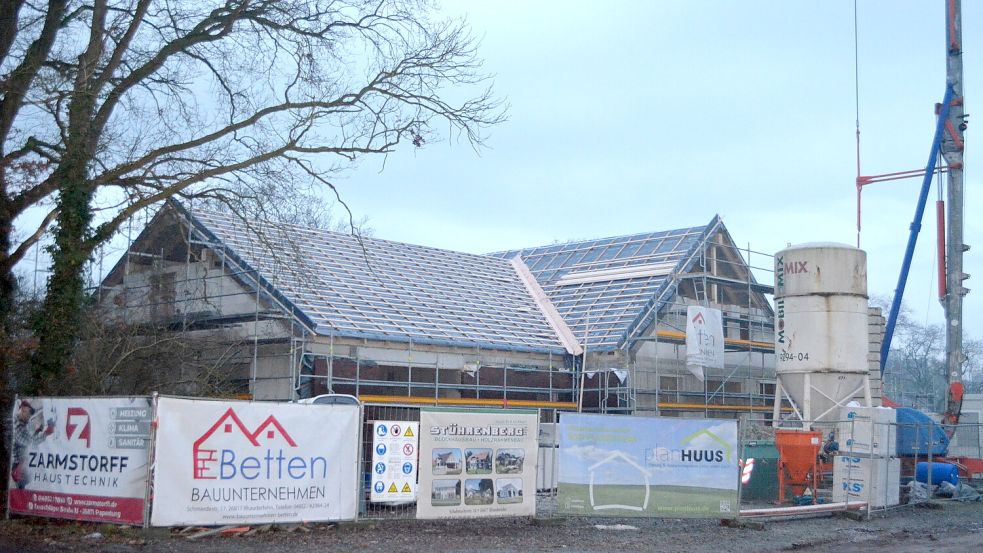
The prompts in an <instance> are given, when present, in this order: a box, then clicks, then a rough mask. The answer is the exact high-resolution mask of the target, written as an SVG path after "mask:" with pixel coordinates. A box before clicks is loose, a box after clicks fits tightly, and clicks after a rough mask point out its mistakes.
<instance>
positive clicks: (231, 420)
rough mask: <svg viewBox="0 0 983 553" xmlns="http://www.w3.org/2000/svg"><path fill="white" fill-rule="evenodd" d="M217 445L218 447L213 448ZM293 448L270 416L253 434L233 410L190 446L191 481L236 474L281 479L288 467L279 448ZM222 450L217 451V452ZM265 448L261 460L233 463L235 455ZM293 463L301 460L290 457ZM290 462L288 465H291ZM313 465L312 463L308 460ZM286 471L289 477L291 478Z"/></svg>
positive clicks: (247, 476)
mask: <svg viewBox="0 0 983 553" xmlns="http://www.w3.org/2000/svg"><path fill="white" fill-rule="evenodd" d="M217 444H221V445H217ZM277 446H278V447H279V448H280V449H279V451H278V452H277V453H278V454H277V455H276V456H274V455H273V453H274V452H273V449H272V448H273V447H277ZM284 446H285V447H290V448H295V447H297V442H295V441H294V439H293V438H291V437H290V434H289V433H287V431H286V429H285V428H283V426H282V425H281V424H280V422H279V421H278V420H277V419H276V417H274V416H273V415H270V416H269V417H267V418H266V419H265V420H264V421H263V422H262V423H260V425H259V426H257V427H256V429H255V430H253V431H250V430H249V429H248V428H247V427H246V425H245V424H243V422H242V419H240V418H239V416H238V415H236V412H235V410H234V409H232V408H229V410H228V411H226V412H225V413H224V414H223V415H222V416H221V417H219V418H218V420H217V421H215V424H213V425H212V426H211V427H210V428H209V429H208V430H207V431H206V432H205V433H204V434H202V435H201V437H200V438H198V439H197V440H195V442H194V444H193V446H192V456H193V460H192V461H193V463H194V472H193V478H194V479H195V480H215V479H222V480H227V479H229V478H232V477H234V476H235V475H237V474H241V475H242V476H243V477H244V478H246V479H248V480H252V479H254V478H256V477H257V476H258V475H259V474H261V473H263V470H262V469H263V468H264V464H263V463H262V462H263V461H265V469H266V470H265V473H266V476H267V479H272V477H273V476H274V474H273V473H276V475H279V476H280V477H282V475H283V473H284V472H285V469H286V468H287V467H288V464H286V463H284V460H285V457H284V456H283V449H282V448H283V447H284ZM220 447H221V448H222V449H219V448H220ZM264 447H265V448H267V449H266V452H265V456H264V457H250V456H245V457H243V458H242V459H241V460H239V461H238V462H236V461H237V455H236V452H237V451H238V452H240V456H241V454H242V453H241V452H242V451H243V450H246V451H255V450H260V449H262V448H264ZM293 459H301V458H299V457H294V458H293ZM293 459H291V460H290V461H293ZM312 464H313V459H312ZM293 474H294V471H290V474H289V476H290V477H291V478H295V477H294V476H293Z"/></svg>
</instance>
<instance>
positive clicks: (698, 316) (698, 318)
mask: <svg viewBox="0 0 983 553" xmlns="http://www.w3.org/2000/svg"><path fill="white" fill-rule="evenodd" d="M704 323H706V321H704V320H703V312H702V311H699V312H697V314H696V316H695V317H693V324H698V325H701V324H704Z"/></svg>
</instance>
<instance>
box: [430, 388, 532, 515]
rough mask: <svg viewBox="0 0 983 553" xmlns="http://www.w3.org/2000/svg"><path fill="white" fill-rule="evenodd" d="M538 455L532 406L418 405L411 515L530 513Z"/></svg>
mask: <svg viewBox="0 0 983 553" xmlns="http://www.w3.org/2000/svg"><path fill="white" fill-rule="evenodd" d="M538 453H539V414H538V412H537V411H535V410H530V409H467V410H458V409H446V408H438V407H424V408H422V409H421V410H420V487H419V490H420V492H419V494H418V498H417V504H416V516H417V518H421V519H435V518H477V517H502V516H533V515H535V514H536V473H537V470H536V460H537V456H538Z"/></svg>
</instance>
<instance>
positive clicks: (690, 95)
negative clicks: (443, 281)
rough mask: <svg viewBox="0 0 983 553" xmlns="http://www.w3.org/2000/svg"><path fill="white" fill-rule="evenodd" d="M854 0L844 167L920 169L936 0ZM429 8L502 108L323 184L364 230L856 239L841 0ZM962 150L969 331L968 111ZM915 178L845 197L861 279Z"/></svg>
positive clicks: (936, 92) (969, 24) (921, 296)
mask: <svg viewBox="0 0 983 553" xmlns="http://www.w3.org/2000/svg"><path fill="white" fill-rule="evenodd" d="M859 4H860V5H859V20H860V48H859V55H860V112H861V113H860V119H861V130H862V150H863V152H862V155H863V172H864V173H865V174H878V173H886V172H893V171H901V170H908V169H919V168H924V166H925V163H926V161H927V159H928V152H929V147H930V145H931V140H932V133H933V131H934V123H935V121H934V114H933V109H934V104H935V103H936V102H939V101H941V99H942V95H943V93H944V91H945V40H944V29H945V27H944V2H943V0H937V1H931V2H929V1H925V0H920V1H899V0H890V1H888V0H882V1H871V0H860V2H859ZM443 12H444V13H446V14H448V15H451V16H460V15H464V16H466V17H467V18H468V20H469V22H470V24H471V26H472V28H473V30H474V32H475V34H476V35H478V36H480V37H482V38H483V42H482V45H481V54H482V56H483V58H484V59H485V61H486V69H487V70H488V71H489V72H490V73H493V74H495V75H496V78H495V88H496V91H497V93H498V94H499V95H501V96H503V97H505V98H506V99H507V101H508V102H509V104H510V105H511V109H510V110H509V120H508V121H507V122H506V123H503V124H501V125H500V126H497V127H495V128H494V129H492V130H491V131H490V135H489V138H488V141H487V148H486V149H484V150H483V151H481V152H480V155H477V154H475V153H474V152H473V151H472V150H471V148H470V147H468V146H467V145H464V144H448V143H446V142H445V143H437V144H428V145H426V147H424V148H421V149H418V150H412V149H407V150H405V151H403V152H400V153H397V154H394V155H391V156H389V157H388V159H387V160H386V161H385V166H384V168H383V163H382V160H381V159H378V158H377V159H373V160H367V161H364V162H363V163H362V164H361V165H360V166H359V168H358V169H357V170H356V171H354V172H351V173H349V174H348V175H347V177H345V178H343V179H341V180H340V181H339V182H340V190H341V193H342V195H343V196H344V198H345V200H346V201H347V202H348V203H349V204H350V205H351V206H352V209H353V210H354V211H355V213H356V214H357V215H364V216H368V217H369V219H370V222H369V226H371V227H372V228H373V229H374V231H375V236H376V237H378V238H387V239H392V240H398V241H405V242H412V243H417V244H424V245H428V246H435V247H441V248H449V249H454V250H462V251H467V252H474V253H485V252H490V251H496V250H504V249H510V248H519V247H525V246H536V245H541V244H548V243H551V242H553V241H556V240H560V241H565V240H570V239H579V238H596V237H603V236H612V235H619V234H627V233H635V232H645V231H653V230H663V229H670V228H677V227H684V226H695V225H701V224H706V223H707V222H709V221H710V219H711V218H712V217H713V216H714V214H720V215H721V216H722V217H723V219H724V223H725V224H726V226H727V228H728V229H729V230H730V232H731V234H732V235H733V237H734V239H735V240H736V241H737V242H738V244H740V245H742V246H746V245H747V244H750V246H751V248H752V249H754V250H758V251H763V252H769V253H773V252H775V251H777V250H779V249H781V248H783V247H784V246H785V245H786V244H788V243H801V242H811V241H838V242H845V243H855V241H856V230H855V209H856V204H855V184H854V183H855V175H856V158H855V138H854V131H855V119H856V114H855V102H854V24H853V2H852V1H844V0H840V1H821V2H820V1H816V2H787V1H774V2H764V1H758V2H732V1H717V2H712V1H692V2H690V1H687V2H683V1H678V2H643V1H633V2H629V1H623V2H571V1H564V2H520V1H502V0H498V1H495V2H457V1H454V2H446V3H445V4H444V6H443ZM963 19H964V39H963V42H964V51H965V52H966V54H965V65H966V69H965V91H966V105H967V112H969V113H973V106H974V105H975V104H976V102H977V100H975V99H974V98H977V97H980V98H983V96H976V95H975V91H977V90H981V87H978V86H976V84H977V83H979V82H980V78H981V77H980V75H981V69H980V68H981V64H980V57H978V56H977V55H976V52H977V50H978V48H979V47H980V46H981V44H980V43H981V41H980V37H981V33H980V28H981V25H983V3H981V2H964V3H963ZM980 94H981V95H983V92H981V93H980ZM967 144H968V145H969V146H968V153H967V159H966V167H967V171H966V177H967V178H966V188H967V194H966V202H967V208H966V212H967V214H968V216H967V218H966V231H965V232H966V242H967V243H969V244H971V245H973V246H975V247H974V249H973V250H972V251H970V252H969V253H968V254H967V256H966V271H967V272H969V273H972V274H976V275H977V276H976V278H974V279H971V280H970V281H968V283H967V286H968V287H970V288H979V290H978V291H977V292H974V293H971V294H970V295H969V296H968V297H967V300H966V324H967V330H968V332H969V333H971V334H974V335H976V336H983V313H981V306H983V283H977V285H976V286H974V282H975V281H977V280H983V270H980V266H981V263H980V261H979V259H980V256H981V253H983V240H980V239H979V237H980V232H981V227H983V225H981V224H980V221H979V219H978V218H976V217H974V214H975V213H976V212H978V211H979V209H980V207H981V198H983V196H981V194H980V193H979V191H978V190H979V184H980V182H981V179H980V178H979V175H981V174H983V159H981V156H980V155H978V153H977V149H976V148H974V145H973V141H972V126H971V127H970V130H969V135H968V139H967ZM976 167H981V170H980V172H977V171H976V169H975V168H976ZM919 186H920V181H919V180H908V181H899V182H893V183H885V184H879V185H875V186H873V187H870V188H869V189H866V190H865V192H864V216H863V223H864V231H863V235H862V247H864V249H866V250H867V251H868V253H869V279H870V290H871V293H872V294H881V295H890V294H891V293H892V291H893V289H894V287H895V283H896V281H897V278H898V270H899V268H900V263H901V258H902V255H903V252H904V245H905V243H906V241H907V237H908V226H909V224H910V222H911V220H912V216H913V213H914V209H915V201H916V197H917V193H918V188H919ZM935 196H936V191H935V190H934V188H933V191H932V193H931V196H930V200H931V202H934V200H935ZM934 221H935V220H934V209H933V204H932V203H930V204H929V209H928V210H927V212H926V219H925V222H924V231H923V233H922V235H921V238H920V241H919V247H918V250H917V253H916V257H915V261H914V264H913V268H912V274H911V279H910V281H909V286H908V291H907V294H906V296H905V297H906V301H907V303H908V304H909V305H910V307H911V308H912V309H913V310H914V312H915V314H916V316H917V317H918V318H919V319H920V320H922V321H931V322H937V321H940V320H941V318H942V309H941V307H940V306H939V303H938V301H937V300H936V299H935V297H936V292H935V282H934V276H933V275H934V270H935V269H934V259H935V246H934V240H935V231H934V228H935V222H934ZM758 261H760V259H759V260H758Z"/></svg>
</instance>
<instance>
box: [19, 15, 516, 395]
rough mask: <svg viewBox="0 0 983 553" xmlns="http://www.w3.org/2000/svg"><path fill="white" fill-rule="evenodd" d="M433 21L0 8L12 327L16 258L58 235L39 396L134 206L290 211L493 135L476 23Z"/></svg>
mask: <svg viewBox="0 0 983 553" xmlns="http://www.w3.org/2000/svg"><path fill="white" fill-rule="evenodd" d="M433 17H434V9H433V6H432V5H431V3H430V2H427V1H422V0H421V1H417V0H375V1H371V2H369V1H362V0H331V1H328V0H225V1H220V0H211V1H209V0H175V1H170V2H158V1H151V0H79V1H69V0H50V1H49V2H47V3H46V4H42V3H29V2H26V1H25V0H6V1H4V2H0V81H2V83H3V89H2V92H3V96H2V98H0V139H2V140H0V144H2V150H0V319H3V320H6V319H7V318H8V317H9V315H10V312H11V309H12V305H13V303H12V302H13V299H12V298H13V294H14V289H15V286H14V280H13V276H12V274H13V273H12V271H13V266H14V265H15V264H16V263H17V261H19V260H20V259H21V258H22V257H23V256H24V254H25V253H26V251H27V250H28V249H29V248H30V247H31V245H33V244H34V243H35V242H36V241H37V240H39V239H40V236H41V233H42V232H43V231H44V230H45V229H46V228H48V227H49V225H53V235H54V239H53V244H52V246H51V247H50V253H51V257H52V272H51V275H50V277H49V280H48V282H47V292H46V295H45V297H44V301H43V305H42V306H41V313H40V316H39V317H38V318H37V320H36V324H35V326H34V331H35V333H36V335H37V337H38V340H39V346H38V348H37V351H36V354H35V356H34V359H33V363H32V373H33V378H32V385H31V386H30V387H29V390H30V391H32V392H35V393H37V392H43V391H45V389H46V387H47V386H48V385H49V384H50V383H51V382H53V381H54V380H55V379H57V378H59V377H60V376H61V375H62V374H64V372H65V368H66V363H67V362H68V360H69V359H70V358H71V355H72V353H73V350H74V348H75V347H76V343H77V339H78V337H79V336H80V328H81V325H82V321H83V318H82V307H83V304H84V303H85V301H86V296H85V292H84V288H83V271H84V267H85V265H86V263H87V262H88V261H89V260H90V259H91V257H92V254H93V251H94V250H95V248H97V247H98V246H99V245H100V244H103V243H104V242H105V241H107V240H108V239H109V238H110V237H112V236H113V234H114V233H115V232H116V231H117V230H118V229H119V228H120V226H121V225H122V224H123V223H124V222H125V221H127V220H128V219H129V218H130V217H132V216H133V215H134V214H135V213H138V212H140V211H141V210H144V209H147V208H149V207H151V206H155V205H159V204H160V202H162V201H164V200H166V199H168V198H181V199H196V200H198V199H208V200H211V201H214V202H220V203H222V204H225V205H228V206H230V207H231V208H232V209H233V210H235V211H237V212H240V213H241V212H245V211H249V210H252V212H255V211H263V210H266V209H268V206H274V209H275V206H277V205H284V203H283V201H276V199H277V198H281V199H286V200H289V199H290V198H291V197H296V196H297V195H298V194H304V193H308V191H311V192H310V193H313V194H314V195H319V194H321V193H323V192H324V191H334V187H333V185H332V183H331V180H330V179H331V176H332V175H333V174H334V173H335V172H337V171H340V170H343V169H346V168H350V167H351V166H352V165H353V164H354V163H355V162H356V161H357V160H358V159H359V158H360V157H361V156H364V155H370V154H386V153H388V152H391V151H393V150H394V149H395V148H396V147H397V146H399V145H400V144H405V143H407V142H408V143H411V144H412V145H414V146H417V147H419V146H422V145H423V144H424V143H425V142H428V141H432V140H434V139H436V138H438V134H437V130H438V127H439V128H442V129H444V130H445V131H446V132H447V133H449V135H450V138H454V139H457V140H462V139H463V140H464V141H467V142H469V143H470V144H472V145H473V146H477V145H480V144H481V143H482V141H483V134H482V133H483V130H484V129H485V128H486V127H488V126H489V125H493V124H495V123H497V122H499V121H501V120H502V119H503V106H502V105H501V103H500V102H498V101H497V100H496V99H495V98H494V97H493V95H492V93H491V91H490V88H488V86H487V84H488V83H487V77H486V76H485V75H483V74H482V73H481V64H480V61H479V59H478V58H477V56H476V43H475V41H474V40H473V39H472V38H471V36H470V35H469V32H468V28H467V26H466V24H465V23H464V22H463V21H456V20H455V21H437V20H434V19H433ZM29 167H35V168H36V171H34V172H33V173H32V174H26V172H25V170H26V168H29ZM17 170H19V171H20V173H17ZM25 174H26V178H25V177H24V176H23V175H25ZM17 175H21V176H20V177H18V176H17ZM247 206H248V207H247ZM38 207H41V208H44V210H45V213H46V215H45V216H44V217H43V219H42V221H41V223H40V225H39V227H38V229H37V231H36V232H32V233H31V234H30V235H29V236H28V237H27V238H26V239H24V240H22V241H19V242H17V243H15V242H16V241H15V239H14V222H15V219H17V218H18V217H19V216H21V215H23V214H24V213H25V212H27V211H28V210H29V209H31V208H38Z"/></svg>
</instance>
